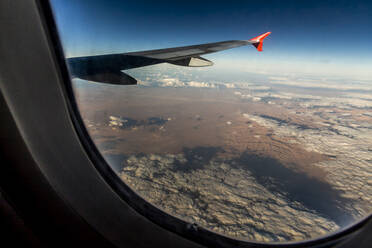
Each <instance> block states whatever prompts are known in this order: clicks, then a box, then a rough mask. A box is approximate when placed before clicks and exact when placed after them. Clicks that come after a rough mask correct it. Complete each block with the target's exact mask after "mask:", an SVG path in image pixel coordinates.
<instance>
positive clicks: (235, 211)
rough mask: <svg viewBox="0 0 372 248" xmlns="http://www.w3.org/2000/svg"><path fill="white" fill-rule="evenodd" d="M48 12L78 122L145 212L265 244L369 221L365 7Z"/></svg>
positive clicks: (137, 6) (70, 4) (93, 5)
mask: <svg viewBox="0 0 372 248" xmlns="http://www.w3.org/2000/svg"><path fill="white" fill-rule="evenodd" d="M53 10H54V14H55V17H56V21H57V26H58V29H59V32H60V36H61V40H62V44H63V49H64V52H65V55H66V63H67V66H68V68H69V71H70V73H71V78H72V84H73V88H74V93H75V97H76V101H77V103H78V107H79V111H80V113H81V117H82V119H83V121H84V123H85V127H86V129H87V130H88V132H89V134H90V137H91V138H92V140H93V141H94V143H95V145H96V146H97V148H98V149H99V151H100V152H101V154H102V155H103V157H104V158H105V160H106V161H107V162H108V164H109V165H110V166H111V168H112V169H113V170H114V171H115V172H116V174H117V176H118V178H120V179H121V180H122V181H123V182H125V184H127V185H128V186H129V187H130V188H131V189H132V190H133V191H134V192H136V193H137V194H139V195H140V196H141V197H142V198H143V199H145V200H146V201H148V202H149V203H151V204H153V205H154V206H156V207H157V208H159V209H161V210H162V211H164V212H165V213H167V214H170V215H172V216H175V217H177V218H180V219H182V220H185V221H187V222H189V223H195V224H197V225H199V226H201V227H203V228H206V229H208V230H211V231H213V232H216V233H218V234H222V235H225V236H229V237H232V238H237V239H240V240H246V241H254V242H270V243H271V242H292V241H304V240H313V239H317V238H320V237H325V236H327V235H330V234H333V233H336V232H337V231H340V230H343V229H345V228H347V227H349V226H351V225H353V224H355V223H357V222H358V221H359V220H361V219H362V218H364V217H366V216H368V215H370V213H371V206H372V204H371V203H372V194H371V192H372V166H371V161H372V133H371V129H372V94H371V93H372V73H371V70H370V68H371V66H372V60H371V58H372V50H371V49H370V44H371V42H372V36H371V35H370V34H366V33H365V30H368V29H369V27H370V25H371V19H370V17H369V16H368V14H369V13H370V11H371V6H370V5H367V4H364V3H358V2H353V3H350V2H348V3H347V4H346V3H343V2H340V3H339V4H336V5H331V4H330V3H328V2H324V1H305V2H303V1H301V2H293V1H281V2H280V3H279V2H276V1H269V2H265V3H261V2H259V3H258V2H257V3H253V2H251V1H247V2H241V1H229V2H228V4H226V3H219V2H217V3H216V2H213V4H211V2H208V1H204V2H202V3H201V2H194V3H193V2H191V3H190V2H186V3H179V2H177V3H176V2H174V1H171V2H168V1H161V2H153V1H136V2H133V1H131V2H127V1H108V2H107V1H92V2H87V3H86V2H84V3H83V1H53ZM330 10H332V11H330ZM268 31H271V32H272V34H270V33H269V32H268ZM266 32H267V33H266ZM261 34H262V35H261ZM269 34H270V35H269ZM257 35H258V36H257ZM349 37H353V38H352V39H350V38H349ZM263 39H265V41H263ZM350 47H354V48H351V49H350ZM356 47H357V49H355V48H356ZM159 49H161V50H159ZM225 50H226V51H225Z"/></svg>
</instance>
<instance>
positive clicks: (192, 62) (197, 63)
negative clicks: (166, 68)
mask: <svg viewBox="0 0 372 248" xmlns="http://www.w3.org/2000/svg"><path fill="white" fill-rule="evenodd" d="M167 62H168V63H170V64H173V65H181V66H188V67H204V66H212V65H213V62H212V61H210V60H208V59H205V58H202V57H191V58H184V59H178V60H168V61H167Z"/></svg>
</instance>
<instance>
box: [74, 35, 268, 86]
mask: <svg viewBox="0 0 372 248" xmlns="http://www.w3.org/2000/svg"><path fill="white" fill-rule="evenodd" d="M270 33H271V32H267V33H265V34H262V35H259V36H257V37H255V38H253V39H250V40H231V41H222V42H214V43H207V44H201V45H193V46H183V47H174V48H165V49H157V50H149V51H140V52H130V53H121V54H107V55H97V56H87V57H75V58H68V59H67V64H68V67H69V70H70V73H71V74H72V76H73V77H78V78H81V79H85V80H89V81H95V82H102V83H109V84H121V85H133V84H136V83H137V80H136V79H134V78H132V77H131V76H129V75H127V74H125V73H123V72H122V70H127V69H133V68H138V67H143V66H148V65H154V64H159V63H170V64H174V65H180V66H189V67H201V66H211V65H213V62H211V61H209V60H207V59H205V58H203V57H200V56H201V55H204V54H208V53H214V52H218V51H223V50H226V49H231V48H235V47H240V46H245V45H249V44H251V45H253V46H255V47H256V49H257V50H258V51H262V44H263V40H264V39H265V38H266V37H267V36H268V35H269V34H270Z"/></svg>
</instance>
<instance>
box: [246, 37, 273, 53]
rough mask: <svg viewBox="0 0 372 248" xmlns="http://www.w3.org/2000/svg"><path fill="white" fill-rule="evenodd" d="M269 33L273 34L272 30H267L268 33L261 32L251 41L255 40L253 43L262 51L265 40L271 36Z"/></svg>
mask: <svg viewBox="0 0 372 248" xmlns="http://www.w3.org/2000/svg"><path fill="white" fill-rule="evenodd" d="M269 34H271V32H267V33H264V34H261V35H259V36H257V37H254V38H253V39H250V40H249V41H253V42H254V43H252V45H253V46H255V47H256V48H257V51H259V52H261V51H262V43H263V40H264V39H265V38H266V37H267V36H269Z"/></svg>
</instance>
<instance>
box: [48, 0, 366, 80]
mask: <svg viewBox="0 0 372 248" xmlns="http://www.w3.org/2000/svg"><path fill="white" fill-rule="evenodd" d="M52 6H53V9H54V12H55V16H56V20H57V25H58V28H59V31H60V36H61V39H62V43H63V45H64V49H65V54H66V56H67V57H70V56H82V55H94V54H105V53H118V52H128V51H138V50H149V49H157V48H166V47H175V46H183V45H193V44H200V43H207V42H215V41H223V40H234V39H250V38H252V37H255V36H257V35H259V34H261V33H264V32H267V31H271V32H272V34H271V35H270V36H269V37H268V38H267V39H266V40H265V42H264V52H263V53H258V52H256V51H255V50H254V48H253V47H243V48H236V49H232V50H228V51H224V52H220V53H216V54H211V55H207V56H205V57H207V58H208V59H211V60H213V61H214V62H215V64H216V66H217V68H219V67H220V68H226V69H231V68H235V69H239V70H244V69H247V70H260V69H266V71H271V72H272V73H276V72H277V73H279V72H282V73H283V72H286V71H288V72H293V73H301V72H306V71H307V72H310V73H311V72H313V73H315V74H316V73H323V74H324V73H325V74H327V73H331V74H338V73H339V74H340V75H345V76H361V77H363V78H368V77H369V78H371V77H372V74H371V72H369V71H370V70H371V69H370V68H372V48H371V44H372V32H370V29H371V26H372V2H371V1H343V0H337V1H327V0H322V1H315V0H312V1H305V0H295V1H286V0H280V1H279V0H277V1H270V0H268V1H257V0H254V1H234V0H229V1H217V0H214V1H192V0H188V1H161V0H160V1H141V0H136V1H109V0H106V1H102V0H100V1H98V0H90V1H88V0H85V1H84V0H52ZM218 66H219V67H218Z"/></svg>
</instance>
